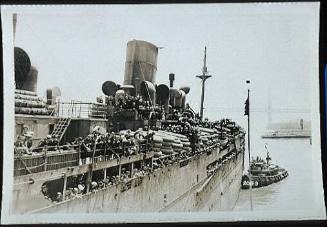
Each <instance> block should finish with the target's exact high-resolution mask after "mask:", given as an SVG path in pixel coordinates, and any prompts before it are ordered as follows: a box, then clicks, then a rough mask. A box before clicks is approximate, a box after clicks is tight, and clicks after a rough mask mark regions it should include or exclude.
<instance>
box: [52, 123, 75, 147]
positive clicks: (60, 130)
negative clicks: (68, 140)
mask: <svg viewBox="0 0 327 227" xmlns="http://www.w3.org/2000/svg"><path fill="white" fill-rule="evenodd" d="M70 121H71V118H60V119H59V121H58V122H57V123H56V125H55V127H54V129H53V131H52V133H51V136H52V137H54V136H56V137H57V138H58V139H59V142H60V141H61V139H62V137H63V136H64V135H65V132H66V131H67V128H68V126H69V124H70Z"/></svg>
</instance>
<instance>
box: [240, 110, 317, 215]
mask: <svg viewBox="0 0 327 227" xmlns="http://www.w3.org/2000/svg"><path fill="white" fill-rule="evenodd" d="M279 117H280V119H282V120H284V119H292V118H293V117H295V119H296V117H298V116H294V115H293V116H292V115H285V114H284V116H279ZM265 119H266V118H265V115H264V114H262V113H256V114H253V115H252V119H251V122H252V123H251V128H252V130H251V156H253V157H256V156H257V155H259V156H261V157H263V158H265V156H266V150H265V144H267V146H268V150H269V153H270V156H271V157H272V163H274V164H277V165H279V166H281V167H283V168H285V169H287V171H288V172H289V176H288V177H287V178H286V179H284V180H282V181H280V182H278V183H275V184H272V185H269V186H267V187H263V188H256V189H253V191H252V196H253V209H254V210H279V211H280V210H288V209H293V210H294V209H301V210H306V209H311V208H313V207H314V206H315V204H314V196H315V194H314V193H315V191H314V189H313V187H312V178H311V176H312V162H311V159H312V155H311V145H310V140H309V139H297V138H295V139H262V138H261V135H262V132H263V130H264V129H265V126H266V123H267V122H266V121H265ZM304 119H310V118H309V117H308V116H305V117H304ZM275 121H276V120H275ZM246 152H247V151H246ZM247 157H248V153H247V154H246V161H245V163H246V167H247V166H248V160H247ZM246 169H247V168H246ZM249 209H250V191H249V190H242V191H241V193H240V196H239V199H238V202H237V204H236V207H235V210H237V211H243V210H249Z"/></svg>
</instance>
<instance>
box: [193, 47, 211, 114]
mask: <svg viewBox="0 0 327 227" xmlns="http://www.w3.org/2000/svg"><path fill="white" fill-rule="evenodd" d="M196 77H197V78H200V79H201V83H202V92H201V109H200V118H201V120H202V118H203V103H204V89H205V82H206V80H207V79H209V78H210V77H211V75H208V69H207V47H205V48H204V59H203V68H202V75H197V76H196Z"/></svg>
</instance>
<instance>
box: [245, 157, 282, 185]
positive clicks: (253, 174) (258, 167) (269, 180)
mask: <svg viewBox="0 0 327 227" xmlns="http://www.w3.org/2000/svg"><path fill="white" fill-rule="evenodd" d="M270 161H271V157H270V155H269V152H268V151H267V156H266V161H265V160H263V159H262V158H260V157H259V156H257V158H256V159H252V161H251V164H250V169H249V170H248V174H244V175H243V177H242V189H249V188H250V186H251V187H252V188H260V187H264V186H268V185H270V184H273V183H277V182H279V181H281V180H283V179H285V178H286V177H287V176H288V172H287V170H286V169H284V168H281V167H279V166H278V165H275V164H272V163H270ZM250 179H251V180H250ZM250 184H251V185H250Z"/></svg>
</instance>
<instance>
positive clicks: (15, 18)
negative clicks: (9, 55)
mask: <svg viewBox="0 0 327 227" xmlns="http://www.w3.org/2000/svg"><path fill="white" fill-rule="evenodd" d="M12 19H13V30H14V44H15V37H16V24H17V13H14V14H13V18H12ZM14 46H15V45H14Z"/></svg>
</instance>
